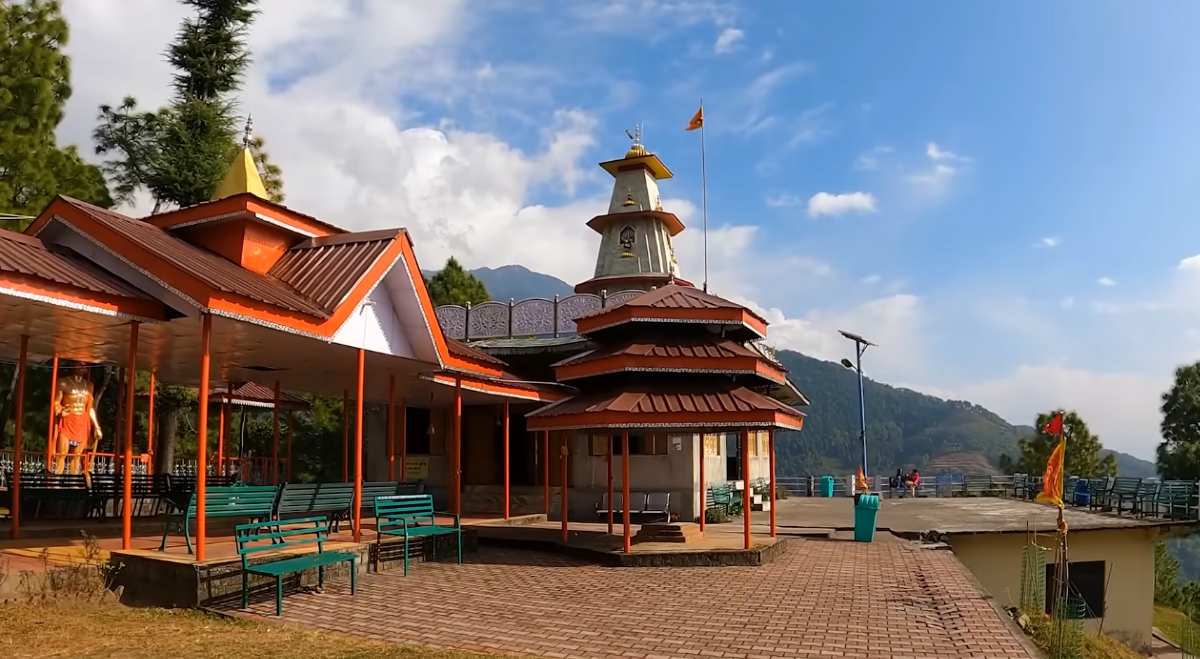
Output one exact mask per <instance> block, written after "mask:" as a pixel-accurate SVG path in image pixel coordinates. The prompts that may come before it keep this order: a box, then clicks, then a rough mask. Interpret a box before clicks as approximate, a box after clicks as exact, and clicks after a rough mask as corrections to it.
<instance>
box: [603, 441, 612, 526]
mask: <svg viewBox="0 0 1200 659" xmlns="http://www.w3.org/2000/svg"><path fill="white" fill-rule="evenodd" d="M604 440H605V443H606V444H608V452H607V453H606V455H605V460H604V461H605V463H606V466H607V468H608V534H609V535H612V527H613V506H612V505H613V477H612V435H605V436H604Z"/></svg>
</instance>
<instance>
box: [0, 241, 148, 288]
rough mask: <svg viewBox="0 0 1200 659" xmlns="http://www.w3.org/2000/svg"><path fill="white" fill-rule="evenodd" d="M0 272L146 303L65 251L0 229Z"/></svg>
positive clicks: (85, 262) (121, 284)
mask: <svg viewBox="0 0 1200 659" xmlns="http://www.w3.org/2000/svg"><path fill="white" fill-rule="evenodd" d="M0 272H8V273H14V274H18V275H25V276H29V277H37V278H38V279H42V280H45V281H48V282H53V283H55V284H62V285H64V286H73V287H75V288H79V289H83V290H86V291H91V292H93V293H103V294H106V295H117V296H121V297H127V298H136V299H142V300H148V299H150V298H149V297H148V296H147V295H145V294H144V293H142V292H141V291H139V290H138V289H136V288H134V287H133V286H130V285H129V284H127V283H125V282H124V281H122V280H121V279H118V278H117V277H114V276H112V275H110V274H108V273H107V272H105V271H104V270H101V269H100V268H98V267H96V266H94V265H92V264H90V263H88V262H87V261H86V260H85V259H83V258H81V257H79V256H77V255H75V254H74V253H72V252H70V251H69V250H66V249H63V248H59V247H52V246H49V245H47V244H46V243H43V242H42V241H41V240H38V239H37V238H35V237H33V236H26V235H24V234H20V233H16V232H14V231H8V230H4V229H0Z"/></svg>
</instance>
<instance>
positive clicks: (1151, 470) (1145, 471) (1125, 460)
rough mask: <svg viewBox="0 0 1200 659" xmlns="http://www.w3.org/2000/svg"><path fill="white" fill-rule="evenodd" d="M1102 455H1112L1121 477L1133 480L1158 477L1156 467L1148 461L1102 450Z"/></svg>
mask: <svg viewBox="0 0 1200 659" xmlns="http://www.w3.org/2000/svg"><path fill="white" fill-rule="evenodd" d="M1102 453H1104V454H1108V453H1112V454H1113V455H1114V456H1116V458H1117V473H1118V474H1121V475H1122V476H1132V477H1134V478H1149V477H1151V476H1157V475H1158V467H1157V466H1155V464H1154V463H1153V462H1150V461H1149V460H1143V459H1141V458H1139V457H1137V456H1133V455H1129V454H1128V453H1122V452H1120V451H1113V450H1111V449H1104V451H1102Z"/></svg>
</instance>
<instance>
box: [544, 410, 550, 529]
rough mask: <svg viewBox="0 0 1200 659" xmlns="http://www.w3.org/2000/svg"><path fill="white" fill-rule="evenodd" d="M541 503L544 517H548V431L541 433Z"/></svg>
mask: <svg viewBox="0 0 1200 659" xmlns="http://www.w3.org/2000/svg"><path fill="white" fill-rule="evenodd" d="M542 501H543V502H544V503H545V504H546V517H547V518H549V517H550V431H549V430H543V431H542Z"/></svg>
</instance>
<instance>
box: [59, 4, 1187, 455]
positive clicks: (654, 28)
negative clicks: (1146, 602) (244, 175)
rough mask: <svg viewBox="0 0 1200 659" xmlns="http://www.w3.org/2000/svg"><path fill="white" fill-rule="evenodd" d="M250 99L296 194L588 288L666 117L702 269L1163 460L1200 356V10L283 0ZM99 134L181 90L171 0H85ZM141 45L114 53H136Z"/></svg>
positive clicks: (808, 338) (85, 45)
mask: <svg viewBox="0 0 1200 659" xmlns="http://www.w3.org/2000/svg"><path fill="white" fill-rule="evenodd" d="M263 9H264V13H263V15H262V17H261V18H260V19H259V21H258V22H257V23H256V25H255V27H254V30H253V31H252V34H251V45H252V47H253V48H254V52H255V58H256V61H255V65H254V67H253V69H252V71H251V74H250V76H249V77H248V80H247V84H246V90H245V93H244V94H243V98H242V108H243V110H244V111H249V112H251V113H253V114H254V117H255V125H256V127H257V128H258V129H259V132H260V133H261V134H262V135H263V136H264V137H265V138H266V139H267V142H268V146H269V147H270V150H271V152H272V155H273V156H274V159H275V160H276V161H277V162H278V164H280V165H281V166H282V167H283V170H284V174H285V182H286V184H287V188H288V194H289V199H288V203H289V204H290V205H292V206H294V207H297V208H299V209H301V210H305V211H309V212H317V213H320V214H321V215H322V216H323V217H326V218H328V219H330V220H331V221H335V222H339V223H342V224H344V225H346V226H350V227H355V228H367V227H380V226H392V225H406V226H409V227H410V229H411V230H412V231H413V233H414V236H415V237H416V240H417V249H418V255H419V256H420V257H421V259H422V261H423V265H424V266H425V267H436V266H437V265H438V263H439V262H440V261H442V260H444V259H445V257H446V256H448V255H451V254H453V255H456V256H458V257H459V258H460V259H461V260H463V261H465V262H466V263H468V264H469V265H473V266H483V265H488V266H495V265H503V264H505V263H511V262H519V263H523V264H525V265H527V266H529V267H531V268H533V269H536V270H541V271H544V272H548V273H550V274H554V275H557V276H559V277H561V278H563V279H565V280H567V281H569V282H575V281H579V280H580V279H583V278H586V276H587V275H588V274H589V273H590V270H591V267H592V265H593V262H594V251H593V250H594V248H595V240H594V238H593V236H592V235H591V234H590V232H588V230H587V229H586V228H585V227H584V222H586V220H587V219H588V218H590V217H591V216H592V215H594V214H597V213H600V212H602V211H603V207H604V203H605V201H606V199H607V194H608V185H609V183H608V182H609V180H610V179H608V177H607V175H605V174H604V173H603V172H602V171H600V170H599V169H598V168H596V167H595V163H596V162H598V161H600V160H606V159H610V158H613V157H616V156H619V155H620V154H621V153H622V152H623V151H624V149H625V147H626V144H627V142H626V140H625V138H624V136H623V129H624V128H627V127H629V126H631V125H633V124H634V123H635V122H639V121H640V122H643V124H644V127H645V135H646V140H645V141H646V144H647V146H649V147H650V148H651V149H652V150H654V151H656V152H658V153H659V154H660V155H661V156H662V157H663V159H664V160H665V161H666V162H667V163H668V165H669V166H670V167H671V168H672V169H673V170H674V172H675V174H676V177H675V179H673V180H672V181H668V182H666V183H665V184H664V186H663V188H664V192H665V194H666V196H667V197H668V198H669V199H670V202H671V203H669V204H668V206H670V207H669V208H668V210H675V211H676V212H678V213H679V214H680V215H681V217H682V218H683V220H684V222H685V223H686V224H688V225H689V227H690V228H689V230H688V231H687V232H685V234H684V235H683V236H681V237H680V240H679V242H678V249H679V251H680V252H681V254H680V261H681V267H682V268H683V270H684V274H685V275H689V276H691V277H692V278H695V279H698V278H699V270H700V255H699V249H698V245H699V236H698V228H699V225H700V217H699V210H698V209H699V199H700V181H699V159H698V153H697V148H698V144H697V137H698V136H697V134H696V133H685V132H683V130H682V129H683V126H684V125H685V124H686V121H687V119H688V118H689V117H690V116H691V113H692V112H693V111H694V110H695V108H696V105H697V101H698V99H699V97H701V96H703V97H704V99H705V106H706V108H705V109H706V115H707V122H708V123H707V126H708V127H707V130H708V134H707V141H708V170H709V181H710V189H709V201H710V216H709V220H710V226H711V227H712V229H713V231H712V234H711V240H712V244H711V247H712V250H711V253H710V258H711V259H712V261H711V269H712V287H713V289H714V290H715V291H716V292H718V293H721V294H724V295H728V296H731V297H734V298H736V299H739V300H742V301H744V302H747V303H750V304H753V305H755V306H757V307H758V308H760V309H762V310H763V311H764V313H767V314H768V316H769V317H770V318H771V319H772V320H773V321H774V322H773V325H772V337H773V341H774V342H776V343H777V344H778V345H780V346H782V347H791V348H795V349H799V350H803V351H806V352H809V353H810V354H814V355H817V356H820V357H825V358H838V357H840V356H841V355H842V353H844V352H846V347H845V346H844V345H842V342H841V341H840V339H838V338H837V336H836V332H835V330H836V329H837V328H838V327H842V326H844V327H846V328H847V329H853V330H856V331H859V332H861V333H863V334H865V335H867V336H871V337H876V338H878V340H879V341H880V343H881V344H882V345H881V346H880V348H879V349H878V350H877V351H875V352H874V354H872V355H871V356H870V357H868V360H867V367H868V369H870V370H871V371H872V372H873V374H874V375H876V376H877V377H878V378H879V379H881V380H884V381H887V382H891V383H895V384H900V385H904V386H910V387H913V388H916V389H920V390H923V391H928V392H930V393H935V394H938V395H943V396H948V397H963V398H969V399H971V400H974V401H976V402H980V403H982V404H985V405H988V406H989V407H992V408H993V409H995V410H996V411H998V412H1000V413H1001V414H1002V415H1004V416H1006V417H1007V418H1009V419H1010V420H1012V421H1014V422H1021V423H1030V422H1031V421H1032V419H1033V415H1034V414H1035V413H1036V412H1038V411H1041V410H1044V409H1049V408H1052V407H1057V406H1065V407H1070V408H1077V409H1079V410H1080V412H1081V413H1082V414H1083V415H1084V417H1085V419H1087V420H1088V421H1089V422H1090V423H1091V425H1092V426H1093V430H1095V431H1097V432H1098V433H1099V434H1100V435H1101V438H1102V439H1103V440H1104V441H1105V442H1106V443H1107V444H1108V445H1111V446H1114V447H1116V448H1119V449H1121V450H1126V451H1129V452H1133V453H1135V454H1137V455H1140V456H1142V457H1151V456H1152V453H1153V448H1154V445H1155V444H1156V443H1157V441H1158V436H1157V424H1158V420H1159V419H1158V412H1157V403H1158V396H1159V395H1160V394H1161V392H1162V391H1163V390H1164V389H1165V388H1166V387H1167V386H1168V385H1169V383H1170V376H1171V371H1172V369H1173V368H1174V367H1175V366H1176V365H1178V364H1180V363H1183V362H1185V361H1190V360H1194V359H1196V358H1197V357H1200V307H1198V305H1197V301H1198V299H1200V259H1197V260H1196V261H1192V262H1187V261H1186V259H1188V258H1189V257H1192V256H1196V255H1197V254H1200V223H1198V222H1196V221H1195V218H1196V217H1197V216H1198V211H1200V208H1198V202H1197V198H1198V192H1200V186H1197V185H1196V183H1197V172H1198V171H1200V168H1197V167H1196V165H1195V161H1196V156H1195V154H1197V153H1200V129H1198V128H1197V125H1198V122H1197V119H1196V116H1197V108H1200V102H1198V101H1200V98H1198V96H1200V92H1198V90H1200V86H1198V85H1197V82H1198V81H1197V79H1196V78H1197V75H1198V74H1197V72H1198V71H1200V61H1197V60H1198V59H1200V48H1198V47H1197V46H1196V45H1195V38H1194V31H1193V30H1191V29H1190V26H1194V25H1196V24H1197V19H1198V18H1200V16H1198V14H1200V7H1198V6H1197V5H1195V4H1190V3H1183V2H1177V3H1170V2H1163V3H1155V4H1153V5H1150V6H1146V5H1139V4H1134V3H1120V2H1091V3H1087V4H1083V3H1055V4H1046V3H1036V2H1010V3H988V4H985V3H968V2H962V3H856V2H839V3H820V4H818V3H804V4H801V3H792V2H784V3H765V2H764V3H750V4H726V3H722V2H706V1H702V0H677V1H674V2H668V1H663V2H610V3H579V4H574V3H550V2H546V3H526V2H511V3H486V4H483V3H478V4H460V3H457V2H449V1H447V2H439V3H433V4H428V3H427V4H424V5H421V4H414V5H410V4H406V3H377V2H334V1H330V2H321V3H315V2H314V3H305V2H297V3H284V2H279V1H267V2H264V3H263ZM67 13H68V17H69V18H70V19H71V20H72V25H73V40H72V46H71V49H72V54H73V55H75V77H76V80H75V90H76V95H75V98H73V99H72V101H71V105H70V106H69V108H68V117H67V121H65V122H64V125H63V127H62V130H61V131H60V132H61V133H62V135H61V137H62V138H63V139H66V140H68V141H73V142H78V143H84V144H86V143H87V141H88V139H89V138H88V132H89V130H90V128H91V122H92V120H93V117H94V113H95V106H96V105H97V104H98V103H100V102H112V101H115V100H117V99H119V97H120V96H121V95H123V94H124V93H135V94H137V95H138V96H139V98H141V99H142V100H143V102H144V103H146V104H149V105H154V104H157V103H161V102H162V101H163V100H165V98H166V94H167V89H166V87H167V82H168V75H169V72H168V70H167V69H166V68H165V64H163V63H162V62H161V52H162V47H163V44H164V43H165V42H166V41H167V40H169V39H170V37H171V35H172V33H173V31H174V26H175V25H176V24H177V21H178V18H179V16H180V14H181V12H180V11H179V9H178V8H176V7H173V6H171V5H169V4H167V3H161V2H150V1H149V0H139V1H137V2H116V1H115V0H87V1H85V0H75V1H74V2H72V1H70V0H69V1H68V3H67ZM118 44H119V45H120V46H119V47H118Z"/></svg>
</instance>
